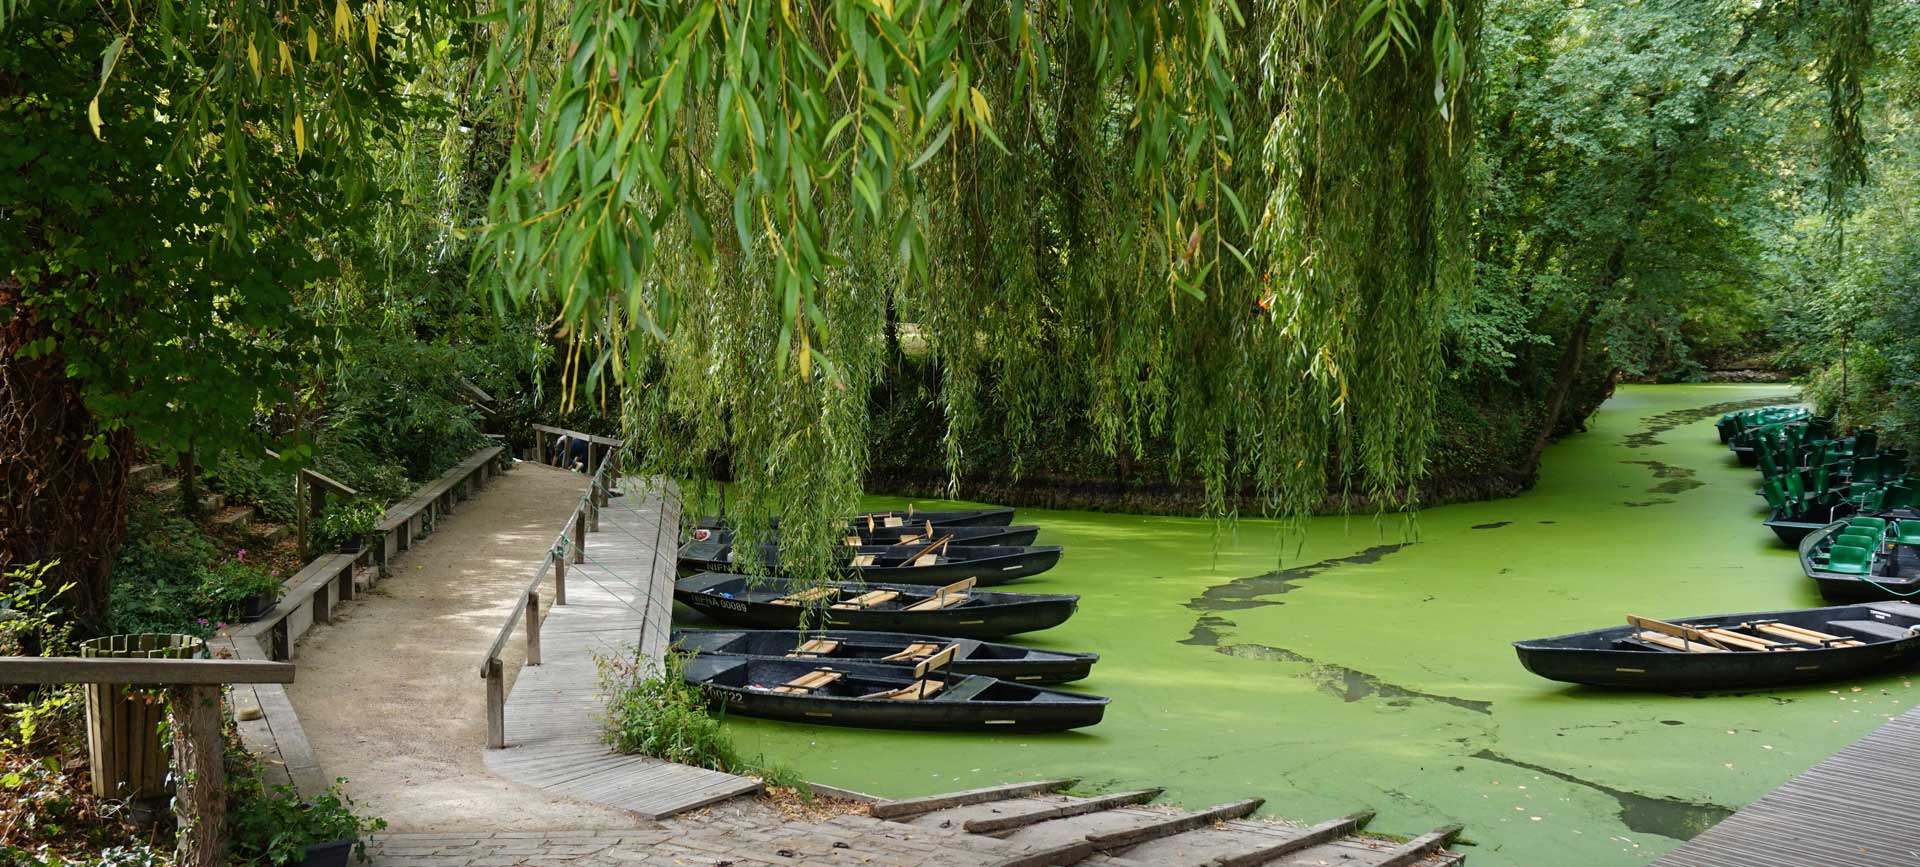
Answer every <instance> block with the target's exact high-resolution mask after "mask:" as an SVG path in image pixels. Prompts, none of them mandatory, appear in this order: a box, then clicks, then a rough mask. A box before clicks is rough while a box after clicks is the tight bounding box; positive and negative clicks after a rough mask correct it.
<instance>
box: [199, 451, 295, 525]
mask: <svg viewBox="0 0 1920 867" xmlns="http://www.w3.org/2000/svg"><path fill="white" fill-rule="evenodd" d="M202 479H203V480H204V481H205V482H206V485H207V487H208V488H210V489H212V490H215V491H219V492H220V493H222V494H225V495H226V496H227V502H229V503H234V504H239V505H248V506H252V507H253V508H254V511H255V512H257V513H258V514H259V515H260V517H262V518H264V519H266V520H269V521H274V522H277V523H282V524H284V523H287V522H289V521H292V520H293V519H294V509H295V504H294V497H293V485H294V474H293V473H292V472H291V471H285V470H279V471H276V470H274V469H273V468H271V466H270V465H269V464H268V463H267V462H266V461H261V460H257V459H254V458H247V457H242V456H240V455H236V454H226V455H222V456H220V458H219V459H218V460H217V461H215V462H214V464H213V466H211V467H208V468H207V469H206V471H205V473H204V474H203V475H202Z"/></svg>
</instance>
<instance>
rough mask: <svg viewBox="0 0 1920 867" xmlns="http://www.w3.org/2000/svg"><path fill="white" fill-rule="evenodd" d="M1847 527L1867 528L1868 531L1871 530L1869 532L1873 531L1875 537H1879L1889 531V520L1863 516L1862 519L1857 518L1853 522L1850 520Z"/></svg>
mask: <svg viewBox="0 0 1920 867" xmlns="http://www.w3.org/2000/svg"><path fill="white" fill-rule="evenodd" d="M1847 526H1849V527H1866V528H1867V529H1869V530H1872V531H1873V532H1874V534H1875V535H1879V534H1881V533H1885V532H1886V531H1887V519H1885V518H1869V517H1866V516H1864V515H1862V516H1860V517H1857V518H1854V519H1852V520H1849V521H1848V522H1847Z"/></svg>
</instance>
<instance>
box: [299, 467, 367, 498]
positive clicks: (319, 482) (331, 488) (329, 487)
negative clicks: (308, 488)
mask: <svg viewBox="0 0 1920 867" xmlns="http://www.w3.org/2000/svg"><path fill="white" fill-rule="evenodd" d="M300 476H301V478H304V479H306V480H307V484H309V485H312V486H314V487H315V488H318V489H320V490H323V491H326V492H327V493H330V494H339V495H340V496H342V497H358V496H360V492H359V491H358V490H355V489H354V488H353V486H351V485H348V484H347V483H345V482H342V481H339V480H337V479H334V478H331V477H329V476H327V475H325V474H322V473H319V472H315V471H314V470H304V469H303V470H301V471H300Z"/></svg>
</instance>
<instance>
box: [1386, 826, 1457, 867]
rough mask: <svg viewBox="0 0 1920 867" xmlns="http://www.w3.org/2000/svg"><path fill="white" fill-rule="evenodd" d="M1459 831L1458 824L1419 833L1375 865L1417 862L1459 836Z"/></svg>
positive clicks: (1399, 865)
mask: <svg viewBox="0 0 1920 867" xmlns="http://www.w3.org/2000/svg"><path fill="white" fill-rule="evenodd" d="M1460 831H1461V827H1460V826H1459V825H1442V826H1440V827H1438V828H1435V829H1433V830H1431V831H1428V832H1427V833H1425V834H1421V835H1420V836H1418V837H1415V838H1413V839H1411V840H1408V841H1407V842H1405V843H1402V844H1400V845H1399V846H1395V847H1394V848H1393V851H1391V852H1389V853H1388V854H1387V860H1385V861H1382V862H1380V863H1379V865H1377V867H1409V865H1412V864H1418V863H1419V862H1420V861H1421V860H1422V859H1424V858H1426V857H1427V856H1428V855H1431V854H1433V853H1434V852H1437V851H1439V850H1441V849H1444V848H1446V846H1447V844H1448V843H1451V842H1453V841H1454V839H1455V838H1457V837H1459V836H1460Z"/></svg>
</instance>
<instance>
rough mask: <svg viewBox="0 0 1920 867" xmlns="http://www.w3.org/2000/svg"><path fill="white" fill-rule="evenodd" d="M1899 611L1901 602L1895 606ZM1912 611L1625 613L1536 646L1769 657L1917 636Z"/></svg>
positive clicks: (1917, 614)
mask: <svg viewBox="0 0 1920 867" xmlns="http://www.w3.org/2000/svg"><path fill="white" fill-rule="evenodd" d="M1894 604H1895V605H1897V606H1899V607H1901V608H1904V607H1906V606H1905V604H1904V603H1894ZM1916 630H1920V606H1916V607H1914V610H1913V611H1912V613H1906V612H1901V611H1898V610H1897V609H1895V610H1891V611H1890V610H1888V609H1887V608H1886V607H1883V606H1876V605H1851V606H1842V607H1839V608H1815V609H1809V610H1806V611H1781V612H1772V613H1768V614H1745V615H1728V616H1724V617H1707V618H1696V619H1694V620H1689V621H1677V622H1676V621H1666V620H1657V619H1655V618H1651V617H1641V616H1638V615H1628V616H1627V625H1626V626H1625V627H1624V628H1622V627H1615V628H1613V629H1602V630H1595V631H1593V632H1583V633H1579V634H1576V635H1568V636H1563V637H1561V638H1555V639H1548V640H1545V641H1541V642H1537V643H1536V644H1537V645H1538V646H1543V647H1558V648H1568V649H1581V650H1635V651H1647V652H1654V653H1750V652H1760V653H1772V652H1778V651H1788V652H1791V651H1804V650H1825V649H1832V648H1847V647H1863V646H1866V645H1869V644H1880V643H1884V642H1888V641H1896V640H1900V639H1905V638H1912V637H1914V636H1915V635H1920V632H1916Z"/></svg>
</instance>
